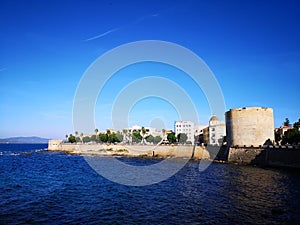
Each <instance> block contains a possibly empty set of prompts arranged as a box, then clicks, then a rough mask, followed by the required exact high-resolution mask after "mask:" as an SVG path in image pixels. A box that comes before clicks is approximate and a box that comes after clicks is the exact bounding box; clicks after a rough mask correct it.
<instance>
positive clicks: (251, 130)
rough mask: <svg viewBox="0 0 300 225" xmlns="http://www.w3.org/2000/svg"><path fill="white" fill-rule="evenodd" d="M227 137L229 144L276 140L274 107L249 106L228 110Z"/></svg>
mask: <svg viewBox="0 0 300 225" xmlns="http://www.w3.org/2000/svg"><path fill="white" fill-rule="evenodd" d="M225 115H226V139H227V145H229V146H244V145H246V146H254V147H258V146H260V145H264V144H265V143H266V141H267V140H270V142H273V141H274V117H273V109H271V108H264V107H249V108H237V109H231V110H230V111H228V112H226V114H225Z"/></svg>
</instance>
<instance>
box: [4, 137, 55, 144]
mask: <svg viewBox="0 0 300 225" xmlns="http://www.w3.org/2000/svg"><path fill="white" fill-rule="evenodd" d="M49 140H50V139H47V138H41V137H9V138H4V139H0V143H12V144H14V143H24V144H26V143H31V144H35V143H48V141H49Z"/></svg>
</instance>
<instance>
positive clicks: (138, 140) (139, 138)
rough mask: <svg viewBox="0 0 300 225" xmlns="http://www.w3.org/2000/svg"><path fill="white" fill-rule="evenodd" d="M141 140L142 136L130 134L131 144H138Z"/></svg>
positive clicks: (136, 133) (135, 132) (135, 133)
mask: <svg viewBox="0 0 300 225" xmlns="http://www.w3.org/2000/svg"><path fill="white" fill-rule="evenodd" d="M141 140H142V135H141V134H140V133H139V132H138V131H133V132H132V142H134V143H139V142H141Z"/></svg>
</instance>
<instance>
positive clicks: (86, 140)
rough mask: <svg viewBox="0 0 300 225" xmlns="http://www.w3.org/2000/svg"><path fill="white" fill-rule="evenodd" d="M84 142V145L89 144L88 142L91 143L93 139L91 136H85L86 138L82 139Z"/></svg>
mask: <svg viewBox="0 0 300 225" xmlns="http://www.w3.org/2000/svg"><path fill="white" fill-rule="evenodd" d="M82 141H83V142H84V143H88V142H90V141H91V138H90V137H89V136H84V137H83V138H82Z"/></svg>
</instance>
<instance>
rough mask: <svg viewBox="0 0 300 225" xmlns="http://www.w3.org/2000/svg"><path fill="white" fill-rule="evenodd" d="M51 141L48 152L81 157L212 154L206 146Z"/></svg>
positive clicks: (197, 157) (197, 155) (200, 157)
mask: <svg viewBox="0 0 300 225" xmlns="http://www.w3.org/2000/svg"><path fill="white" fill-rule="evenodd" d="M53 143H55V144H57V143H58V142H56V141H55V142H52V141H51V143H50V141H49V146H50V148H49V147H48V150H51V151H62V152H66V153H69V154H79V155H125V156H149V157H152V156H155V157H168V156H170V157H191V156H193V158H196V159H210V154H209V153H208V151H206V149H205V147H204V146H192V145H178V146H177V145H159V146H153V145H114V144H81V143H77V144H71V143H62V142H60V144H58V145H53Z"/></svg>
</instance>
